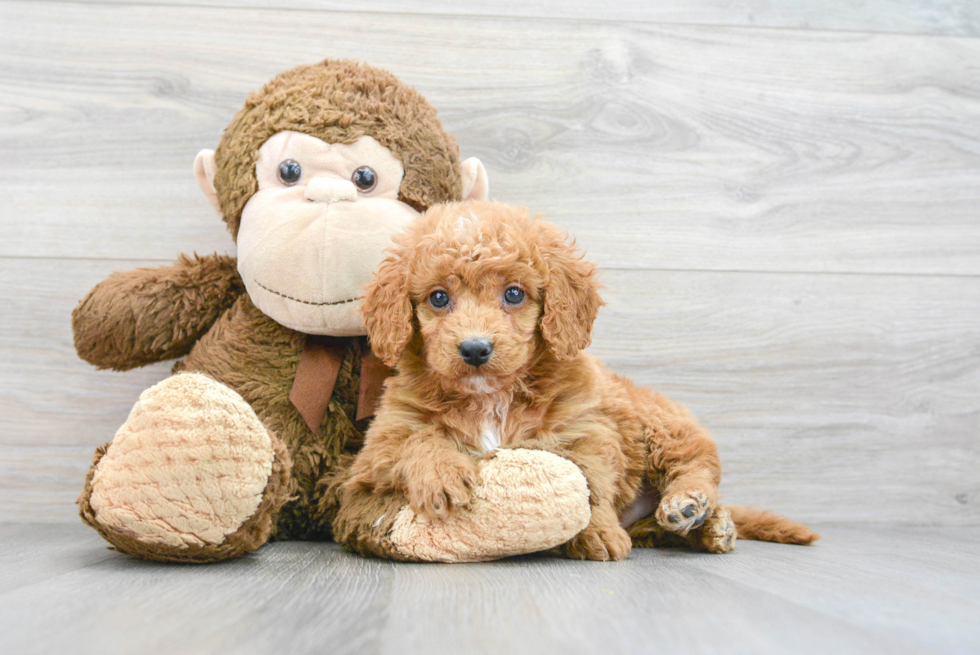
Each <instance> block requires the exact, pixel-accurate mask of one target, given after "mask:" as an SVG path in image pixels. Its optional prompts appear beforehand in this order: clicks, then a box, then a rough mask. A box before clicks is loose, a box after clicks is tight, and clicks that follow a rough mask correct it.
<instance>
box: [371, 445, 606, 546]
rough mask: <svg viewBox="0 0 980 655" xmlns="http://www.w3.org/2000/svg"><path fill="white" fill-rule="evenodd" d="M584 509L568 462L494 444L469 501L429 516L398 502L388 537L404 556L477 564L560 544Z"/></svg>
mask: <svg viewBox="0 0 980 655" xmlns="http://www.w3.org/2000/svg"><path fill="white" fill-rule="evenodd" d="M591 515H592V514H591V511H590V509H589V488H588V485H587V483H586V481H585V476H583V475H582V472H581V471H580V470H579V468H578V467H577V466H575V465H574V464H572V463H571V462H570V461H568V460H567V459H564V458H562V457H559V456H557V455H554V454H552V453H548V452H544V451H540V450H523V449H516V450H498V451H497V453H496V455H495V456H494V457H493V459H490V460H487V461H486V462H484V463H483V464H482V465H481V470H480V485H479V486H478V487H477V489H476V491H475V493H474V495H473V500H472V501H471V502H470V505H469V506H468V507H466V508H464V509H462V510H457V511H456V512H454V513H453V514H452V515H450V516H449V518H447V519H429V518H428V517H425V516H416V514H415V513H414V512H412V510H411V508H409V507H408V506H405V507H403V508H402V509H401V511H400V512H399V513H398V516H397V518H396V519H395V522H394V524H393V525H392V528H391V533H390V534H389V538H390V539H391V542H392V544H393V545H394V546H395V548H396V549H397V550H398V551H399V552H400V553H401V554H402V555H404V556H405V557H407V558H409V559H413V560H421V561H431V562H478V561H483V560H489V559H498V558H501V557H507V556H510V555H519V554H524V553H533V552H538V551H542V550H548V549H551V548H555V547H556V546H560V545H561V544H563V543H565V542H566V541H568V540H569V539H571V538H572V537H574V536H575V535H576V534H578V533H579V532H581V531H582V530H583V529H584V528H585V526H586V525H588V523H589V519H590V518H591Z"/></svg>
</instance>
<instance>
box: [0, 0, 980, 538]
mask: <svg viewBox="0 0 980 655" xmlns="http://www.w3.org/2000/svg"><path fill="white" fill-rule="evenodd" d="M201 4H202V3H199V2H195V3H193V5H190V4H189V3H185V2H179V1H177V0H156V1H155V2H153V3H149V2H147V3H142V2H135V1H131V2H118V3H113V2H101V3H97V2H65V3H61V2H45V1H31V2H11V1H5V2H0V144H2V145H0V153H2V157H0V197H2V198H3V201H2V204H0V207H2V209H0V274H2V279H3V281H4V283H3V285H2V287H0V308H2V309H0V416H2V417H3V427H2V428H0V520H32V521H72V520H75V519H74V506H73V501H74V498H75V496H76V495H77V493H78V491H79V489H80V486H81V483H82V479H83V476H84V473H85V471H86V469H87V466H88V463H89V461H90V459H91V455H92V451H93V449H94V447H95V446H96V445H99V444H101V443H103V442H105V441H107V440H109V439H110V438H111V437H112V434H113V433H114V431H115V429H116V428H117V427H118V426H119V425H120V424H121V423H122V421H123V420H124V419H125V416H126V414H127V412H128V410H129V408H130V406H131V405H132V403H133V402H134V401H135V399H136V397H137V396H138V394H139V393H140V391H141V390H143V389H144V388H146V387H147V386H149V385H151V384H153V383H154V382H156V381H158V380H160V379H162V378H163V377H164V376H166V375H167V372H168V368H169V367H168V365H157V366H152V367H149V368H146V369H143V370H139V371H134V372H130V373H125V374H122V373H111V372H98V371H95V370H93V369H92V368H90V367H89V366H87V365H86V364H84V363H83V362H81V361H80V360H78V359H77V358H76V356H75V354H74V349H73V347H72V340H71V333H70V328H69V320H68V317H69V313H70V311H71V309H72V308H73V307H74V305H75V303H76V302H77V301H78V299H79V298H81V297H82V295H83V294H84V293H85V292H86V291H87V290H88V289H89V288H90V287H91V286H93V285H94V284H95V283H96V282H98V281H99V280H101V279H102V278H103V277H105V276H106V275H107V274H109V273H110V272H111V271H113V270H117V269H129V268H133V267H136V266H143V265H157V264H163V263H166V262H169V261H171V260H172V259H173V258H174V257H175V256H176V255H177V254H178V253H181V252H190V251H197V252H199V253H205V252H212V251H233V248H234V246H233V244H232V242H231V240H230V238H229V236H228V235H227V233H226V232H225V229H224V227H223V224H222V223H221V222H220V221H219V220H218V219H217V218H216V217H215V216H214V215H213V214H212V213H211V210H210V209H209V207H208V206H207V204H206V202H205V201H204V200H203V198H202V197H200V195H199V192H198V190H197V188H196V186H195V183H194V181H193V176H192V174H191V171H190V164H191V161H192V160H193V157H194V154H195V153H196V152H197V150H198V149H200V148H203V147H213V146H214V145H215V144H216V143H217V141H218V138H219V135H220V132H221V129H222V128H223V127H224V125H225V124H226V123H227V121H228V120H229V119H230V117H231V116H232V115H233V113H234V112H235V111H236V110H237V109H238V108H239V106H240V105H241V103H242V101H243V99H244V97H245V95H246V94H247V93H248V92H249V91H250V90H252V89H254V88H256V87H258V86H259V85H261V84H262V83H263V82H264V81H265V80H267V79H268V78H270V77H271V76H273V75H274V74H275V73H277V72H278V71H280V70H282V69H285V68H288V67H290V66H293V65H295V64H299V63H305V62H312V61H316V60H319V59H321V58H324V57H328V56H329V57H351V58H358V59H363V60H366V61H368V62H371V63H373V64H376V65H379V66H382V67H385V68H388V69H390V70H392V71H393V72H395V73H396V74H397V75H399V76H400V77H402V78H403V79H404V80H406V81H407V82H409V83H411V84H413V85H415V86H416V87H417V88H418V89H419V90H420V91H422V92H423V93H424V94H425V95H426V96H427V97H428V98H429V100H430V101H431V102H432V103H433V104H434V105H435V106H436V107H437V108H438V109H439V110H440V113H441V115H442V117H443V120H444V122H445V124H446V125H447V127H448V128H449V130H450V131H451V132H452V133H453V134H454V135H455V136H456V137H457V139H458V141H459V144H460V146H461V148H462V151H463V153H464V154H465V155H476V156H478V157H480V158H481V159H482V160H483V161H484V162H485V164H486V166H487V168H488V170H489V173H490V179H491V187H492V195H493V196H494V197H495V198H496V199H498V200H502V201H505V202H510V203H522V204H526V205H528V206H529V207H531V208H532V209H533V210H535V211H541V212H544V213H545V214H546V215H547V216H549V217H550V218H551V219H553V220H555V221H556V222H559V223H561V224H562V225H564V226H566V227H567V228H568V229H570V230H571V231H572V232H574V233H575V234H576V235H577V236H578V239H579V241H580V243H581V244H582V245H583V246H585V247H586V248H587V249H588V251H589V254H590V256H591V257H592V258H594V259H596V260H597V261H599V262H600V263H601V264H602V266H603V267H604V269H605V283H606V285H607V291H606V298H607V300H608V302H609V305H608V307H606V308H605V310H604V313H603V315H602V316H601V318H600V320H599V323H598V326H597V329H596V338H595V343H594V346H593V352H595V353H596V354H597V355H600V356H602V357H604V358H605V359H606V360H607V361H608V362H609V363H610V364H611V365H612V366H613V367H614V368H616V369H618V370H620V371H623V372H625V373H627V374H630V375H632V376H634V377H635V378H636V379H638V380H640V381H642V382H644V383H647V384H651V385H655V386H657V387H659V388H660V389H662V390H664V391H666V392H667V393H669V394H670V395H672V396H673V397H675V398H676V399H678V400H680V401H682V402H684V403H686V404H688V405H689V406H690V407H691V408H692V409H693V410H695V411H696V412H697V413H698V414H699V415H700V416H701V417H702V419H703V421H704V422H705V423H706V424H707V425H708V426H709V427H710V428H711V430H712V431H713V433H714V434H715V436H716V438H717V440H718V442H719V444H720V447H721V451H722V454H723V457H724V460H725V481H724V483H723V486H724V491H725V493H726V496H727V497H728V498H729V499H730V500H732V501H739V502H753V503H757V504H760V505H763V506H767V507H771V508H773V509H777V510H780V511H784V512H787V513H791V514H792V515H793V516H795V517H798V518H800V519H804V520H808V521H813V522H817V523H832V522H844V523H846V522H860V523H864V524H883V523H894V524H920V525H970V524H972V525H976V524H977V523H978V522H980V38H978V36H980V6H978V3H976V2H971V1H969V0H961V1H951V2H945V3H941V2H930V1H925V0H917V1H912V0H909V1H907V2H906V1H903V0H894V1H888V0H868V1H866V2H860V3H856V2H846V1H843V0H840V1H835V2H829V1H826V2H825V1H824V0H787V1H786V2H775V1H774V0H773V1H765V2H758V3H754V4H751V3H731V2H727V1H723V0H697V1H692V2H686V1H683V0H670V1H668V2H659V3H648V2H639V1H636V2H618V3H616V4H615V7H611V8H607V7H604V6H602V5H603V4H604V3H594V2H589V1H587V0H575V1H574V2H561V3H555V5H554V6H553V7H549V6H547V5H545V4H544V3H542V2H540V1H539V0H528V1H522V2H518V1H516V0H508V1H507V2H502V3H499V4H487V3H484V4H483V6H481V7H479V8H478V7H471V6H469V5H463V4H460V3H453V2H449V1H448V0H443V1H440V2H434V3H431V4H427V5H426V4H422V3H420V2H416V1H414V0H411V1H409V0H402V1H399V2H394V0H378V1H376V2H373V3H368V4H364V3H360V4H359V5H357V6H355V5H352V4H351V3H325V2H299V1H298V0H297V1H295V2H289V1H286V2H276V1H274V0H265V1H263V0H209V1H208V2H207V3H206V4H208V5H210V6H201ZM181 5H187V6H181ZM559 12H563V15H562V17H560V18H558V17H554V16H553V14H558V13H559ZM479 14H482V15H479Z"/></svg>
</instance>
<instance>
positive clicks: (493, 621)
mask: <svg viewBox="0 0 980 655" xmlns="http://www.w3.org/2000/svg"><path fill="white" fill-rule="evenodd" d="M823 532H824V539H823V540H822V541H820V542H818V543H817V544H816V545H815V546H812V547H807V548H804V547H794V546H780V545H774V544H762V543H754V542H742V541H740V542H739V543H738V545H737V547H736V549H735V551H734V552H733V553H731V554H730V555H724V556H713V555H704V554H695V553H691V552H688V551H669V550H637V551H634V552H633V554H632V555H631V556H630V558H629V559H628V560H627V561H625V562H621V563H584V562H570V561H566V560H561V559H555V558H549V557H530V558H519V559H513V560H507V561H503V562H495V563H489V564H472V565H466V564H461V565H413V564H394V563H391V562H386V561H379V560H368V559H362V558H360V557H358V556H355V555H352V554H349V553H345V552H343V551H342V550H341V549H340V548H339V547H337V546H336V545H334V544H316V543H303V542H292V543H281V544H272V545H270V546H266V547H264V548H262V549H260V550H259V551H258V552H256V553H254V554H252V555H250V556H247V557H245V558H243V559H240V560H235V561H232V562H227V563H223V564H218V565H202V566H174V565H166V564H157V563H153V562H144V561H139V560H136V559H133V558H130V557H127V556H123V555H117V554H113V553H108V552H107V551H106V550H105V549H104V545H103V543H101V542H100V540H99V539H98V537H97V535H95V534H94V533H92V532H91V531H89V530H87V529H86V528H85V527H84V526H81V525H70V526H47V527H39V528H38V527H26V528H25V527H22V526H0V543H2V544H3V547H2V549H0V563H2V564H3V567H2V568H0V571H3V572H8V571H17V572H18V576H19V578H20V583H19V584H16V585H3V586H0V649H2V650H3V652H9V653H24V654H25V655H26V654H30V653H51V652H72V653H79V654H80V655H82V654H85V653H96V652H100V653H104V652H139V653H147V654H153V653H167V654H168V655H175V654H180V653H216V652H228V653H230V652H234V653H245V654H247V653H268V652H273V651H274V652H289V653H297V654H303V653H314V652H316V653H322V652H325V651H328V652H331V653H359V654H360V653H368V654H375V653H379V654H387V653H416V652H418V653H422V652H424V653H432V654H433V655H441V654H442V653H455V654H466V653H515V654H523V653H552V652H555V653H557V652H561V653H595V652H610V653H626V652H668V653H692V654H693V653H717V652H726V653H780V654H782V653H787V652H793V653H846V654H849V653H868V654H874V653H889V654H892V653H922V652H935V653H940V652H941V653H970V652H975V651H976V649H977V648H980V628H978V626H977V622H976V620H975V617H976V614H977V612H978V611H980V600H978V599H980V565H978V561H980V560H978V558H977V554H978V553H977V547H976V543H977V540H978V538H980V532H978V530H977V528H969V529H961V530H954V529H950V528H945V529H941V530H937V531H928V530H922V529H918V530H914V529H908V528H906V529H896V528H888V529H878V530H866V529H863V528H860V527H851V528H830V529H826V530H823ZM38 538H43V539H44V540H45V544H46V545H45V548H46V550H45V551H44V557H39V556H38V553H36V552H35V551H34V549H35V547H36V545H35V540H36V539H38Z"/></svg>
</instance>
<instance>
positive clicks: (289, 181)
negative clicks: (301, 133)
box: [278, 159, 303, 186]
mask: <svg viewBox="0 0 980 655" xmlns="http://www.w3.org/2000/svg"><path fill="white" fill-rule="evenodd" d="M278 173H279V181H280V182H282V183H283V184H285V185H286V186H293V185H294V184H296V183H297V182H299V178H300V177H302V175H303V167H302V166H300V165H299V162H298V161H296V160H295V159H286V160H284V161H283V162H282V163H281V164H279V171H278Z"/></svg>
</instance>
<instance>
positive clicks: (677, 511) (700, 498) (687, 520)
mask: <svg viewBox="0 0 980 655" xmlns="http://www.w3.org/2000/svg"><path fill="white" fill-rule="evenodd" d="M713 506H714V503H713V502H712V501H711V499H710V497H709V496H708V494H707V493H705V492H704V491H699V490H689V491H684V492H679V493H670V490H669V489H668V492H667V494H666V495H665V496H664V497H663V500H661V501H660V507H658V508H657V522H658V523H660V525H662V526H663V527H665V528H667V529H668V530H671V531H672V532H679V533H680V534H687V533H688V532H690V531H691V530H692V529H694V528H697V527H700V526H701V525H702V524H703V523H704V522H705V520H706V519H707V518H708V517H709V516H710V515H711V510H712V509H713Z"/></svg>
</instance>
